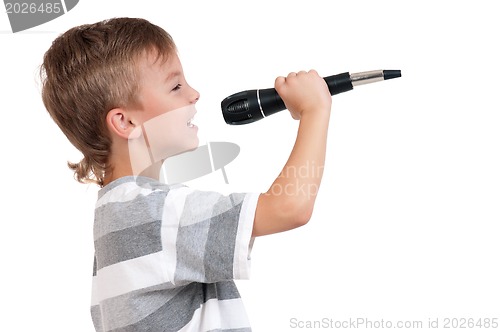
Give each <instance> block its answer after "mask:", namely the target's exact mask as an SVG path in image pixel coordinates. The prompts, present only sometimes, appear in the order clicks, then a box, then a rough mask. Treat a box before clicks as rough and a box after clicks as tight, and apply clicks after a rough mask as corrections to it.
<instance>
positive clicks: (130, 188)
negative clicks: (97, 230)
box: [95, 182, 153, 209]
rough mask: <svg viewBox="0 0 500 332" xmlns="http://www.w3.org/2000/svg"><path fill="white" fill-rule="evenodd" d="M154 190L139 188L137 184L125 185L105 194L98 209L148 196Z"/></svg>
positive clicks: (98, 203)
mask: <svg viewBox="0 0 500 332" xmlns="http://www.w3.org/2000/svg"><path fill="white" fill-rule="evenodd" d="M152 192H153V190H151V189H147V188H143V187H141V186H138V185H137V184H136V183H135V182H129V183H124V184H122V185H119V186H117V187H116V188H113V189H111V190H110V191H108V192H107V193H105V194H104V195H103V196H102V197H101V198H100V199H99V200H97V202H96V206H95V207H96V209H97V208H99V207H100V206H102V205H104V204H107V203H123V202H129V201H132V200H134V199H135V198H136V197H137V196H139V195H144V196H147V195H149V194H151V193H152Z"/></svg>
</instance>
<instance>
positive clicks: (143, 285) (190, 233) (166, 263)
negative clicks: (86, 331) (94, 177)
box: [91, 176, 258, 332]
mask: <svg viewBox="0 0 500 332" xmlns="http://www.w3.org/2000/svg"><path fill="white" fill-rule="evenodd" d="M257 199H258V194H231V195H228V196H224V195H221V194H219V193H215V192H206V191H196V190H193V189H190V188H188V187H186V186H183V185H174V186H169V185H165V184H162V183H160V182H158V181H156V180H153V179H150V178H146V177H132V176H130V177H123V178H120V179H118V180H116V181H114V182H112V183H110V184H109V185H107V186H106V187H104V188H102V189H101V190H100V191H99V194H98V200H97V203H96V209H95V222H94V246H95V260H94V273H93V279H92V305H91V314H92V320H93V322H94V326H95V329H96V331H99V332H101V331H115V332H118V331H120V332H128V331H130V332H138V331H148V332H155V331H196V332H202V331H251V329H250V324H249V321H248V318H247V315H246V312H245V309H244V306H243V303H242V300H241V298H240V295H239V293H238V290H237V289H236V285H235V283H234V281H233V279H246V278H248V277H249V269H250V251H251V248H252V244H253V238H251V234H252V227H253V220H254V216H255V209H256V206H257Z"/></svg>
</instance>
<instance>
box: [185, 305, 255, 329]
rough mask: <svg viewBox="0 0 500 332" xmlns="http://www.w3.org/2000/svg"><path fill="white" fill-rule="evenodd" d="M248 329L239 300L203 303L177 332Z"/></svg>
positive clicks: (242, 306) (248, 325)
mask: <svg viewBox="0 0 500 332" xmlns="http://www.w3.org/2000/svg"><path fill="white" fill-rule="evenodd" d="M245 327H246V328H249V327H250V321H249V320H248V317H247V315H246V312H245V308H244V305H243V301H242V300H241V299H239V298H238V299H231V300H223V301H219V300H217V299H212V300H209V301H207V302H205V303H204V304H203V305H202V306H201V307H200V308H199V309H197V310H196V311H195V312H194V315H193V318H192V319H191V321H190V322H189V323H188V324H187V325H186V326H184V327H183V328H182V329H181V330H179V332H199V331H212V330H217V329H223V330H229V329H241V328H245Z"/></svg>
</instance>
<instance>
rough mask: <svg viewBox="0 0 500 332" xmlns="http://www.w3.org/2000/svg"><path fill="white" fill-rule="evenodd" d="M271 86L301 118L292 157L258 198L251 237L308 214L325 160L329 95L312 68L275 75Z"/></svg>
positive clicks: (296, 224)
mask: <svg viewBox="0 0 500 332" xmlns="http://www.w3.org/2000/svg"><path fill="white" fill-rule="evenodd" d="M275 88H276V90H277V91H278V93H279V95H280V97H281V98H282V99H283V101H284V102H285V105H286V106H287V108H288V110H289V111H290V113H291V115H292V117H293V118H294V119H297V120H300V124H299V129H298V133H297V139H296V141H295V144H294V147H293V149H292V152H291V153H290V157H289V159H288V161H287V162H286V164H285V166H284V167H283V170H282V171H281V173H280V175H279V176H278V177H277V178H276V180H275V181H274V182H273V184H272V185H271V187H270V188H269V190H268V191H267V192H266V193H264V194H261V195H260V197H259V201H258V203H257V209H256V213H255V220H254V226H253V232H252V236H261V235H267V234H273V233H278V232H283V231H287V230H290V229H293V228H296V227H299V226H302V225H305V224H306V223H307V222H308V221H309V219H310V218H311V215H312V211H313V207H314V202H315V199H316V194H317V192H318V189H319V186H320V183H321V178H322V176H323V168H324V163H325V153H326V139H327V133H328V124H329V119H330V110H331V100H332V97H331V95H330V93H329V91H328V87H327V85H326V83H325V81H324V79H323V78H321V77H320V76H319V75H318V73H317V72H316V71H314V70H311V71H309V72H303V71H302V72H298V73H290V74H289V75H288V76H287V77H286V78H285V77H278V78H277V79H276V82H275Z"/></svg>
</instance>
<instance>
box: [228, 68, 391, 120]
mask: <svg viewBox="0 0 500 332" xmlns="http://www.w3.org/2000/svg"><path fill="white" fill-rule="evenodd" d="M397 77H401V70H374V71H367V72H362V73H354V74H349V73H342V74H338V75H333V76H328V77H324V79H325V81H326V84H327V85H328V90H330V93H331V94H332V96H333V95H336V94H339V93H341V92H345V91H349V90H352V89H353V87H355V86H358V85H362V84H367V83H373V82H378V81H383V80H390V79H391V78H397ZM221 108H222V115H223V116H224V120H225V121H226V123H227V124H230V125H241V124H247V123H251V122H255V121H257V120H260V119H263V118H265V117H266V116H269V115H271V114H274V113H277V112H279V111H282V110H284V109H286V106H285V103H284V102H283V100H282V99H281V97H280V96H279V95H278V92H276V90H275V89H274V88H270V89H260V90H247V91H242V92H238V93H235V94H233V95H231V96H229V97H227V98H225V99H224V100H223V101H222V103H221Z"/></svg>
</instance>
